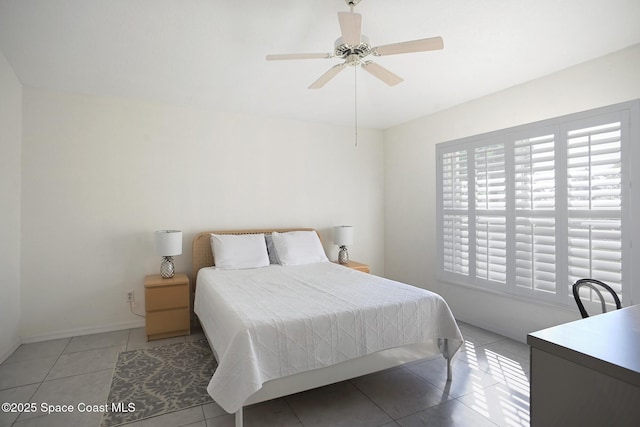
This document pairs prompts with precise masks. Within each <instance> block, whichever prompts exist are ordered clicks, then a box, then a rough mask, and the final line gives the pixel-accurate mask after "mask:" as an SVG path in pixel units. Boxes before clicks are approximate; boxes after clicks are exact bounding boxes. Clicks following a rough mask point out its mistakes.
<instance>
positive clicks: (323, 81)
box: [309, 62, 347, 89]
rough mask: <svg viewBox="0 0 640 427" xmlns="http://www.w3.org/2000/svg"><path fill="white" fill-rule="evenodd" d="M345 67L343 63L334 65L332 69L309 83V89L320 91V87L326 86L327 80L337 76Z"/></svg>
mask: <svg viewBox="0 0 640 427" xmlns="http://www.w3.org/2000/svg"><path fill="white" fill-rule="evenodd" d="M346 66H347V64H346V63H344V62H343V63H342V64H338V65H334V66H333V67H331V68H329V71H327V72H326V73H324V74H323V75H321V76H320V78H319V79H318V80H316V81H315V82H313V83H311V86H309V89H320V88H321V87H322V86H324V85H326V84H327V83H328V82H329V80H331V79H332V78H334V77H335V76H337V75H338V73H339V72H340V71H342V70H344V67H346Z"/></svg>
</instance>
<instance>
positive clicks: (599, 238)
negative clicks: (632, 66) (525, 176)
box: [567, 121, 622, 303]
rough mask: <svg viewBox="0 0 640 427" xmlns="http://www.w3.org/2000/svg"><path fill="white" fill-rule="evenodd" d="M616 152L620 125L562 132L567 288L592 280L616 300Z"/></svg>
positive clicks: (618, 230) (619, 254) (619, 191)
mask: <svg viewBox="0 0 640 427" xmlns="http://www.w3.org/2000/svg"><path fill="white" fill-rule="evenodd" d="M621 153H622V129H621V122H620V121H611V122H608V123H603V124H598V125H595V126H586V127H580V128H575V129H571V130H569V131H568V132H567V193H568V212H569V213H568V217H569V218H568V225H569V226H568V266H569V268H568V273H569V283H570V284H572V283H574V282H575V281H576V280H578V279H581V278H593V279H598V280H601V281H603V282H605V283H607V284H608V285H610V286H611V287H612V288H613V289H614V290H615V291H616V292H617V293H618V295H619V296H620V298H621V299H622V220H621V218H622V156H621ZM589 292H590V291H589V289H588V288H585V289H584V295H583V296H584V297H585V298H589V296H590V293H589ZM596 298H597V297H596ZM610 302H611V303H613V301H612V300H610Z"/></svg>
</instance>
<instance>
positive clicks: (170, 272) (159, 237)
mask: <svg viewBox="0 0 640 427" xmlns="http://www.w3.org/2000/svg"><path fill="white" fill-rule="evenodd" d="M155 236H156V252H157V253H158V255H160V256H161V257H163V259H162V264H160V276H162V278H163V279H170V278H172V277H173V276H174V274H175V269H174V267H173V258H172V257H174V256H176V255H180V254H182V231H179V230H159V231H156V233H155Z"/></svg>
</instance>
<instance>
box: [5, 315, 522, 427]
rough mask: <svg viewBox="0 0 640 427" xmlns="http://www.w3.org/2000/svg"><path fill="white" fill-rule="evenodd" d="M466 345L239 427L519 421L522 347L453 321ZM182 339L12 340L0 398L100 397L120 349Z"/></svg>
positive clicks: (141, 426)
mask: <svg viewBox="0 0 640 427" xmlns="http://www.w3.org/2000/svg"><path fill="white" fill-rule="evenodd" d="M460 329H461V331H462V334H463V335H464V337H465V340H466V344H465V346H464V347H463V348H462V349H461V350H460V352H459V353H458V354H457V355H456V357H455V359H454V363H453V381H452V382H451V383H447V381H446V363H445V361H444V359H443V358H442V357H436V358H433V359H429V360H424V361H420V362H416V363H412V364H409V365H405V366H403V367H398V368H394V369H390V370H387V371H383V372H380V373H376V374H371V375H367V376H364V377H360V378H356V379H353V380H351V381H345V382H342V383H338V384H333V385H330V386H326V387H322V388H319V389H315V390H311V391H308V392H305V393H299V394H296V395H292V396H288V397H285V398H281V399H277V400H273V401H269V402H265V403H261V404H257V405H253V406H250V407H248V408H245V425H246V426H247V427H255V426H298V427H300V426H303V427H316V426H319V427H320V426H321V427H325V426H331V427H334V426H349V427H355V426H367V427H369V426H385V427H386V426H407V427H409V426H411V427H413V426H426V425H429V426H456V427H463V426H471V427H482V426H496V425H497V426H528V425H529V347H528V346H527V345H525V344H522V343H519V342H516V341H513V340H510V339H507V338H505V337H503V336H500V335H496V334H493V333H491V332H488V331H485V330H483V329H480V328H477V327H475V326H472V325H469V324H465V323H460ZM200 337H202V335H201V334H194V335H192V336H190V337H180V338H170V339H167V340H162V341H155V342H152V343H148V342H146V338H145V336H144V329H143V328H139V329H131V330H124V331H116V332H108V333H103V334H95V335H87V336H80V337H74V338H65V339H59V340H52V341H45V342H39V343H34V344H25V345H22V346H20V347H19V348H18V349H17V350H16V351H15V352H14V353H13V354H12V355H11V356H10V357H9V358H8V359H7V360H6V361H4V363H2V364H0V403H2V402H37V404H38V407H39V405H40V403H42V402H46V403H48V404H62V403H71V402H74V403H76V404H77V403H78V402H84V403H88V404H92V403H95V404H100V403H104V402H105V401H106V399H107V395H108V393H109V385H110V383H111V376H112V374H113V366H114V363H115V360H116V358H117V354H118V352H120V351H123V350H133V349H137V348H142V347H150V346H156V345H162V344H168V343H173V342H180V341H184V340H185V339H197V338H200ZM100 419H101V414H100V413H79V412H77V411H76V412H74V413H68V414H52V415H46V414H43V413H36V414H33V413H22V414H12V413H4V412H0V427H9V426H15V427H31V426H51V427H54V426H56V427H57V426H64V427H73V426H91V427H97V426H98V425H99V424H100ZM233 425H234V419H233V416H232V415H228V414H226V413H225V412H224V411H223V410H222V409H221V408H220V407H219V406H218V405H216V404H215V403H210V404H206V405H202V406H197V407H195V408H191V409H186V410H183V411H178V412H174V413H171V414H166V415H162V416H159V417H156V418H151V419H148V420H144V421H141V422H137V423H134V424H129V426H130V427H147V426H154V427H179V426H190V427H226V426H233Z"/></svg>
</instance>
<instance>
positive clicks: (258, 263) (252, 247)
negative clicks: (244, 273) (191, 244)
mask: <svg viewBox="0 0 640 427" xmlns="http://www.w3.org/2000/svg"><path fill="white" fill-rule="evenodd" d="M211 251H212V252H213V257H214V260H215V264H216V268H219V269H221V270H239V269H244V268H258V267H266V266H268V265H269V255H268V254H267V245H266V243H265V240H264V234H211Z"/></svg>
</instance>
